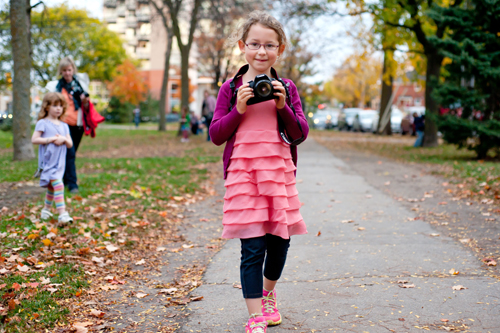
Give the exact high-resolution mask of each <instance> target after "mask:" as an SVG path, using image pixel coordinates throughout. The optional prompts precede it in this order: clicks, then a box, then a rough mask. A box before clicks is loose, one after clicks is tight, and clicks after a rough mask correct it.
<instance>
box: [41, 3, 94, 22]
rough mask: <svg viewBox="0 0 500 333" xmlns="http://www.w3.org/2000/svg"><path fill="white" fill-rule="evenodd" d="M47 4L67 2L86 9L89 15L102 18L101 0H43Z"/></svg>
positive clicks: (72, 5)
mask: <svg viewBox="0 0 500 333" xmlns="http://www.w3.org/2000/svg"><path fill="white" fill-rule="evenodd" d="M44 2H45V3H46V4H47V6H53V5H58V4H61V3H64V2H67V3H68V4H69V5H70V6H71V7H76V8H82V9H86V10H87V11H88V12H89V13H90V14H91V16H94V17H97V18H100V19H102V3H103V0H66V1H64V0H44Z"/></svg>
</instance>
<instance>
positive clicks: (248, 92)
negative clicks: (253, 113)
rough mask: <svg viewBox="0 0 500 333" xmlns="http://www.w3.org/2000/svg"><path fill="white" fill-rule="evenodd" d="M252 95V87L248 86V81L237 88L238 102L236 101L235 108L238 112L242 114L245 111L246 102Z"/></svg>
mask: <svg viewBox="0 0 500 333" xmlns="http://www.w3.org/2000/svg"><path fill="white" fill-rule="evenodd" d="M252 97H253V89H252V88H250V87H249V86H248V83H245V84H243V85H241V87H240V88H239V89H238V95H236V98H237V100H238V102H237V103H236V110H238V113H239V114H244V113H245V112H247V102H248V100H249V99H250V98H252Z"/></svg>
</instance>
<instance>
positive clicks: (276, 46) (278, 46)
mask: <svg viewBox="0 0 500 333" xmlns="http://www.w3.org/2000/svg"><path fill="white" fill-rule="evenodd" d="M244 44H245V46H246V47H248V49H249V50H252V51H257V50H260V48H261V47H262V46H264V50H266V51H273V52H274V51H278V49H279V48H280V45H279V44H278V45H275V44H271V43H264V44H259V43H248V44H247V43H244ZM249 44H256V45H259V47H258V48H257V49H252V48H250V47H249V46H248V45H249ZM266 45H272V46H273V47H275V49H274V50H269V49H267V48H266Z"/></svg>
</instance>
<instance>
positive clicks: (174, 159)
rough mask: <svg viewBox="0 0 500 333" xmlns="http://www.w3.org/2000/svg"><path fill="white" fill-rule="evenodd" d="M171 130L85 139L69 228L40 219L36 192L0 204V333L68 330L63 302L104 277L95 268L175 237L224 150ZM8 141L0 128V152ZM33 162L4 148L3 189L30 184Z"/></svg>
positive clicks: (103, 132) (112, 132)
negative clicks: (182, 214)
mask: <svg viewBox="0 0 500 333" xmlns="http://www.w3.org/2000/svg"><path fill="white" fill-rule="evenodd" d="M175 134H176V132H175V131H168V132H165V133H159V132H157V131H150V130H120V129H99V130H98V135H97V137H96V138H95V139H92V140H91V139H89V138H87V137H84V139H83V141H82V144H81V148H80V149H79V151H78V155H77V168H78V177H79V185H80V193H79V195H75V196H71V195H69V193H66V203H67V206H68V211H69V212H70V213H71V214H72V216H73V217H74V218H75V222H74V223H73V224H72V225H70V226H66V227H61V226H57V224H56V220H52V221H40V220H39V213H40V210H41V208H42V205H43V197H42V196H40V197H36V198H35V199H30V200H29V201H28V202H20V203H19V204H18V205H17V206H16V207H8V208H7V209H2V207H0V209H2V211H0V239H1V242H0V274H1V277H2V279H1V282H0V297H1V301H0V331H3V330H5V331H6V332H42V331H44V330H45V329H51V328H53V327H54V326H55V325H59V326H60V325H63V326H64V325H67V324H68V313H70V310H69V308H70V304H73V303H76V302H77V300H78V299H79V298H83V297H84V296H85V295H86V290H88V289H89V288H92V287H93V286H94V285H95V283H97V282H99V283H100V281H101V280H102V276H100V274H101V273H100V271H99V268H98V267H99V265H101V264H103V263H104V262H106V263H107V264H108V265H112V263H113V262H114V260H115V257H116V256H125V257H126V256H130V253H131V252H130V253H129V252H127V251H134V249H136V248H140V247H141V246H140V244H141V242H143V239H144V238H145V237H143V236H144V235H146V234H148V233H151V232H152V230H156V231H154V233H156V234H158V235H159V236H158V237H161V235H170V234H172V233H174V232H175V230H174V229H175V223H176V221H177V218H176V216H177V214H178V212H176V209H177V208H178V206H180V205H181V204H182V203H184V202H188V201H192V200H194V199H195V198H199V197H201V196H203V195H204V193H205V192H204V191H205V188H204V187H203V186H202V185H203V184H204V181H205V180H206V179H207V178H208V177H209V176H210V172H209V170H211V169H212V168H213V167H214V166H215V167H218V165H217V166H216V165H215V163H216V162H219V161H220V158H221V154H222V152H221V150H220V148H219V147H215V146H214V145H213V144H211V143H207V142H206V141H205V140H204V137H203V136H199V137H193V138H191V142H189V143H187V144H182V143H180V139H179V138H177V137H176V135H175ZM11 141H12V140H11V138H10V137H9V135H8V133H5V132H0V148H1V147H3V148H8V147H9V142H11ZM36 164H37V162H36V161H35V160H33V161H27V162H13V161H12V153H11V152H6V151H3V152H2V153H0V183H4V182H27V181H31V182H34V179H33V173H34V170H35V168H36ZM217 170H218V169H217ZM218 171H220V170H218ZM35 184H36V182H35ZM53 212H54V213H55V210H54V211H53ZM149 237H151V236H149ZM117 249H119V250H117ZM95 258H98V259H95ZM110 262H111V263H110ZM95 265H97V266H95Z"/></svg>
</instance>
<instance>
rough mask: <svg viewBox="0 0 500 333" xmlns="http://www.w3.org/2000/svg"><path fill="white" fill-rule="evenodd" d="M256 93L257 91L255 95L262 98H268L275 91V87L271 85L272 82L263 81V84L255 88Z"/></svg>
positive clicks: (258, 84) (259, 83) (260, 83)
mask: <svg viewBox="0 0 500 333" xmlns="http://www.w3.org/2000/svg"><path fill="white" fill-rule="evenodd" d="M254 91H255V94H256V95H258V96H260V97H267V96H269V95H270V94H271V92H272V91H273V87H272V85H271V82H269V81H261V82H258V83H257V85H256V86H255V88H254Z"/></svg>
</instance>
